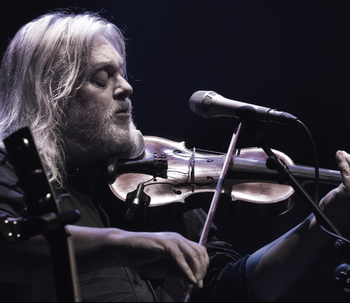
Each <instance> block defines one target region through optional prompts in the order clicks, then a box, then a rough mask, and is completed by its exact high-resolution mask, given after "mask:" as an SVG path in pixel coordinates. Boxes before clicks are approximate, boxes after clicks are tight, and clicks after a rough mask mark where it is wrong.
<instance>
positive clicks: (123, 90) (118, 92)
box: [113, 76, 133, 100]
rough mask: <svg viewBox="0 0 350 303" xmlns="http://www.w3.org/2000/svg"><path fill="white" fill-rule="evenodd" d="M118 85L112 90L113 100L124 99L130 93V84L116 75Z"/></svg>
mask: <svg viewBox="0 0 350 303" xmlns="http://www.w3.org/2000/svg"><path fill="white" fill-rule="evenodd" d="M118 78H119V79H118V85H117V87H116V88H115V90H114V94H113V98H114V99H115V100H125V99H126V98H129V97H130V96H131V94H132V91H133V89H132V86H131V85H130V84H129V82H128V81H126V80H125V79H124V78H123V77H122V76H119V77H118Z"/></svg>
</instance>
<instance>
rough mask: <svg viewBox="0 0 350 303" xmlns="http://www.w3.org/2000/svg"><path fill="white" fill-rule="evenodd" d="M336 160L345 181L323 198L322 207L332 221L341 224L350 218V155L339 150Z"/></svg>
mask: <svg viewBox="0 0 350 303" xmlns="http://www.w3.org/2000/svg"><path fill="white" fill-rule="evenodd" d="M336 160H337V163H338V168H339V170H340V173H341V175H342V180H343V182H342V183H341V184H340V185H339V186H338V187H337V188H335V189H333V190H332V191H330V192H329V193H328V194H327V195H326V196H325V197H324V198H323V199H322V200H321V202H320V207H321V208H323V209H324V211H325V212H326V215H327V216H328V217H329V218H330V219H331V220H332V222H334V223H337V225H338V223H339V226H340V225H342V224H344V223H345V222H347V221H348V220H350V155H349V154H348V153H347V152H345V151H338V152H337V153H336Z"/></svg>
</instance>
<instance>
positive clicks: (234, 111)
mask: <svg viewBox="0 0 350 303" xmlns="http://www.w3.org/2000/svg"><path fill="white" fill-rule="evenodd" d="M189 103H190V108H191V110H192V111H193V112H194V113H196V114H198V115H200V116H204V117H206V118H214V117H233V118H239V119H241V120H242V121H263V122H274V123H279V124H292V123H295V122H296V121H297V120H298V118H297V117H294V116H293V115H291V114H289V113H286V112H281V111H277V110H275V109H272V108H268V107H263V106H258V105H253V104H249V103H244V102H240V101H235V100H230V99H227V98H224V97H223V96H221V95H219V94H217V93H216V92H213V91H204V90H199V91H197V92H195V93H194V94H193V95H192V96H191V98H190V101H189Z"/></svg>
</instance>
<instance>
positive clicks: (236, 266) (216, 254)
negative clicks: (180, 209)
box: [184, 209, 253, 302]
mask: <svg viewBox="0 0 350 303" xmlns="http://www.w3.org/2000/svg"><path fill="white" fill-rule="evenodd" d="M184 219H185V220H184V230H185V234H186V236H188V237H189V239H191V240H192V241H196V242H198V241H199V239H200V235H201V232H202V229H203V226H204V223H205V219H206V214H205V212H204V211H203V210H201V209H197V210H194V211H190V212H187V213H186V214H185V218H184ZM215 231H216V227H215V226H214V225H213V226H212V228H211V231H210V233H209V237H208V238H209V240H208V241H207V243H206V245H205V246H206V248H207V252H208V255H209V258H210V265H209V268H208V272H207V275H206V277H205V279H204V286H203V289H194V290H193V293H192V296H191V300H192V301H197V302H199V301H201V302H215V301H220V302H225V301H231V302H249V301H253V300H252V297H251V295H250V291H249V287H248V284H247V278H246V269H245V268H246V266H245V265H246V262H247V259H248V257H249V255H247V256H245V257H242V256H241V255H240V254H239V253H237V252H235V251H234V250H233V247H232V246H231V245H230V244H228V243H226V242H223V241H219V240H218V239H217V238H216V237H215Z"/></svg>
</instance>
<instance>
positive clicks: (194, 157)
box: [108, 136, 341, 220]
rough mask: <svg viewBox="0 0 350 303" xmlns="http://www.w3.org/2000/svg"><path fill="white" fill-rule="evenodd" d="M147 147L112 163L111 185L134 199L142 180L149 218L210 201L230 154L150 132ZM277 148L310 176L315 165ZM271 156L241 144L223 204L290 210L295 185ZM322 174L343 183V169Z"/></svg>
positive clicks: (255, 210) (246, 211)
mask: <svg viewBox="0 0 350 303" xmlns="http://www.w3.org/2000/svg"><path fill="white" fill-rule="evenodd" d="M144 140H145V148H144V153H143V154H142V155H141V156H140V157H139V158H138V159H137V160H131V161H120V160H118V161H117V160H115V161H114V162H113V161H112V162H111V163H110V164H109V166H108V174H109V187H110V189H111V191H112V192H113V193H114V194H115V196H117V197H118V198H119V199H120V200H122V201H126V202H125V203H130V202H128V194H129V193H131V192H133V191H135V189H136V188H137V187H138V185H139V184H141V183H142V190H143V193H144V194H146V196H148V197H150V201H149V202H148V203H147V204H148V205H146V206H143V208H144V212H145V213H146V216H147V219H150V220H152V219H157V218H164V217H168V216H176V215H181V213H183V212H185V211H187V210H190V209H194V208H200V207H206V206H209V205H210V202H211V200H212V196H213V194H214V192H215V188H216V184H217V181H218V178H219V176H220V172H221V170H222V166H223V163H224V159H225V157H226V155H225V154H218V153H214V152H203V151H201V152H198V151H196V150H195V148H194V149H193V151H191V150H188V149H187V148H186V147H185V143H184V142H174V141H171V140H167V139H164V138H159V137H153V136H145V137H144ZM273 152H274V153H275V154H276V155H277V157H279V158H280V159H282V160H283V161H284V162H285V163H286V164H287V165H288V167H289V168H290V169H291V170H292V169H293V171H294V173H296V175H297V176H298V177H301V178H304V179H305V180H310V179H312V177H313V176H314V172H313V168H309V167H302V166H299V167H296V166H294V163H293V161H292V160H291V159H290V158H289V157H288V156H287V155H285V154H283V153H282V152H280V151H277V150H273ZM266 160H267V156H266V155H265V153H264V151H263V150H262V149H260V148H244V149H237V150H235V154H234V156H233V157H232V160H231V163H230V167H229V171H228V173H227V176H226V178H225V181H224V184H223V190H222V193H221V198H220V202H219V207H224V208H225V209H227V210H229V211H230V212H231V213H232V214H241V215H247V216H254V217H273V216H278V215H281V214H283V213H285V212H286V211H288V210H289V209H290V208H291V207H292V205H293V203H292V199H291V197H292V195H293V193H294V190H293V188H292V187H291V186H289V185H288V184H279V176H278V174H277V172H276V171H274V170H270V169H268V168H267V167H266ZM320 176H321V179H322V178H323V179H325V180H326V181H327V180H328V181H330V182H335V183H337V182H338V183H340V182H341V178H340V173H339V172H336V171H330V170H320Z"/></svg>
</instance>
